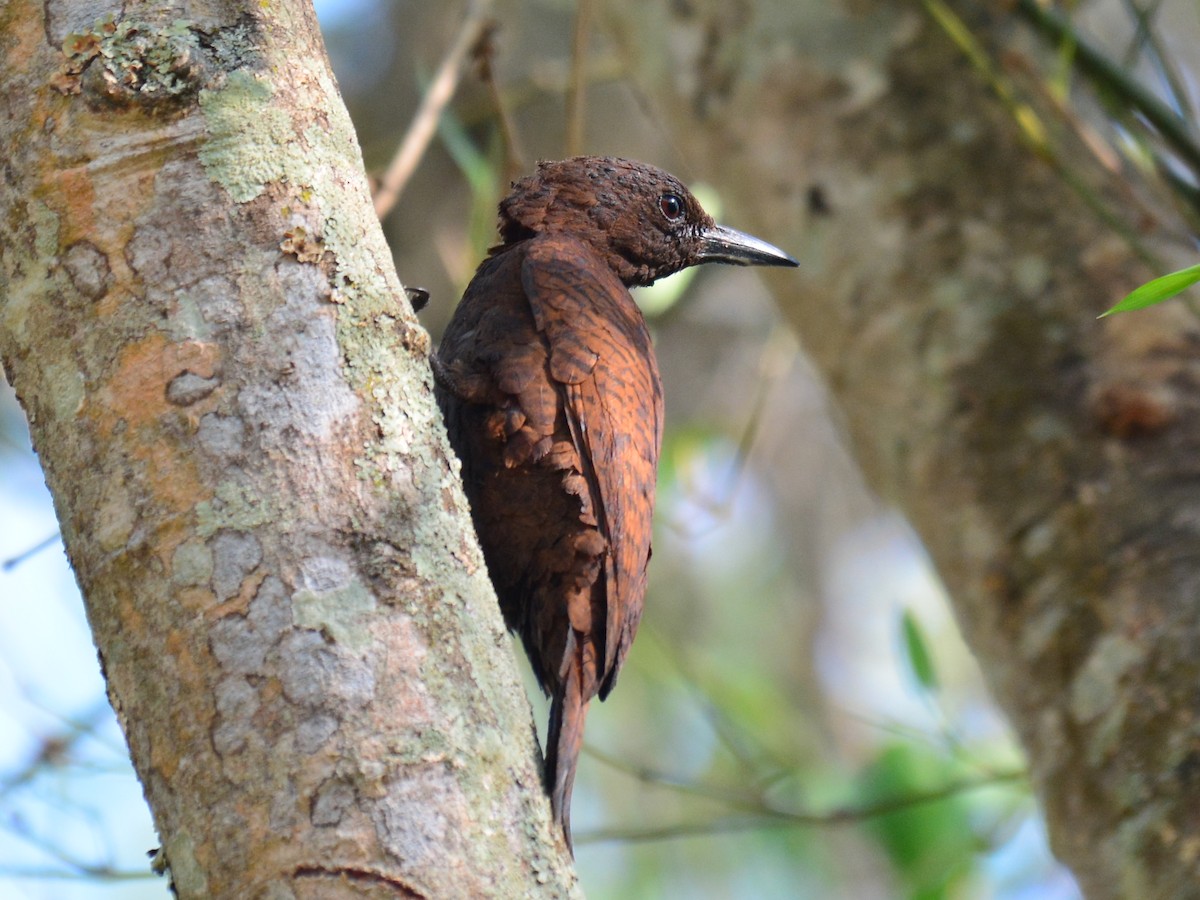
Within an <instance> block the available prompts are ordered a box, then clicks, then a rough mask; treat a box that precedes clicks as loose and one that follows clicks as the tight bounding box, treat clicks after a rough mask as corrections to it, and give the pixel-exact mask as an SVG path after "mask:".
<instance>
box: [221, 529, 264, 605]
mask: <svg viewBox="0 0 1200 900" xmlns="http://www.w3.org/2000/svg"><path fill="white" fill-rule="evenodd" d="M212 555H213V576H212V586H213V591H215V592H216V595H217V599H218V600H226V599H228V598H230V597H232V596H233V595H235V594H236V593H237V592H238V589H239V588H240V587H241V586H242V581H243V580H244V579H245V578H246V576H247V575H249V574H250V573H251V572H253V571H254V569H255V568H257V566H258V564H259V563H260V562H262V547H261V546H260V545H259V543H258V538H257V537H255V536H254V535H253V534H248V533H246V532H241V531H223V532H221V533H220V534H218V535H217V536H216V537H215V538H213V540H212Z"/></svg>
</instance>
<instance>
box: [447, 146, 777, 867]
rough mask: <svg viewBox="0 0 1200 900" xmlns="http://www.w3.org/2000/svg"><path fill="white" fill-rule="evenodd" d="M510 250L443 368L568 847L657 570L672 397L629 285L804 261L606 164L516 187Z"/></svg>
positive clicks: (678, 188)
mask: <svg viewBox="0 0 1200 900" xmlns="http://www.w3.org/2000/svg"><path fill="white" fill-rule="evenodd" d="M500 237H501V239H502V240H501V243H500V244H498V245H497V246H495V247H493V248H492V249H491V251H490V253H489V256H488V258H487V259H486V260H484V262H483V263H482V264H481V265H480V267H479V270H478V271H477V272H476V273H475V278H474V279H473V280H472V281H471V284H470V285H469V286H468V287H467V291H466V293H465V294H464V295H463V298H462V302H461V303H460V304H459V306H458V309H457V310H456V312H455V314H454V318H453V320H452V321H451V322H450V325H449V326H448V327H447V329H446V333H445V335H444V336H443V338H442V343H441V347H440V348H439V350H438V353H437V355H436V356H435V357H434V360H433V362H434V373H435V376H436V381H437V396H438V402H439V404H440V405H441V408H442V412H443V414H444V416H445V419H446V426H447V429H448V430H449V433H450V440H451V443H452V444H453V446H454V450H455V452H456V453H457V454H458V456H459V458H460V459H461V460H462V477H463V484H464V486H465V487H466V491H467V497H468V499H469V500H470V502H471V513H472V516H473V518H474V521H475V529H476V531H477V532H478V534H479V540H480V543H481V544H482V546H483V553H484V557H485V559H486V560H487V565H488V571H489V573H490V575H491V578H492V583H493V584H494V585H495V587H496V593H497V595H498V596H499V598H500V608H501V611H502V612H503V614H504V620H505V622H506V623H507V625H508V627H509V628H510V629H511V630H512V631H514V632H516V633H517V634H519V635H520V636H521V640H522V642H523V643H524V645H525V651H526V653H528V654H529V660H530V662H531V663H532V665H533V671H534V674H535V675H536V676H537V679H538V683H539V684H540V685H541V686H542V689H543V690H544V691H546V693H547V694H548V695H549V696H550V697H551V711H550V728H549V733H548V735H547V740H546V790H547V792H548V793H549V794H550V800H551V805H552V807H553V811H554V816H555V818H556V820H557V821H558V822H559V823H560V824H561V826H562V829H563V834H564V836H565V838H566V840H567V843H568V845H570V842H571V829H570V806H571V787H572V784H573V783H574V780H575V766H576V762H577V758H578V756H579V750H580V747H581V746H582V743H583V724H584V718H585V717H586V715H587V707H588V703H589V702H590V701H591V699H592V697H594V696H596V695H597V694H599V696H600V699H601V700H603V699H604V698H605V697H606V696H607V695H608V693H609V691H611V690H612V687H613V685H614V684H615V683H616V679H617V673H618V672H619V671H620V669H621V664H622V663H623V662H624V660H625V654H626V653H627V652H628V651H629V645H630V644H631V643H632V641H633V637H634V634H635V633H636V632H637V626H638V621H639V620H640V619H641V617H642V601H643V598H644V596H645V592H646V569H647V565H648V563H649V562H650V530H651V515H652V513H653V511H654V483H655V472H656V469H657V466H658V454H659V448H660V446H661V444H662V425H663V402H662V386H661V384H660V383H659V377H658V365H657V363H656V362H655V359H654V348H653V346H652V344H651V342H650V334H649V332H648V331H647V328H646V322H645V320H644V319H643V318H642V314H641V311H640V310H639V309H638V307H637V305H636V304H635V303H634V301H633V298H632V297H631V296H630V294H629V290H628V288H629V287H631V286H634V285H647V284H650V283H651V282H653V281H654V280H655V279H657V278H661V277H663V276H665V275H669V274H671V273H673V272H677V271H679V270H680V269H683V268H686V267H687V266H690V265H695V264H697V263H702V262H709V261H716V262H729V263H737V264H742V265H791V266H794V265H796V262H795V260H793V259H792V258H791V257H789V256H787V255H786V254H785V253H783V252H782V251H780V250H778V249H776V248H774V247H772V246H770V245H769V244H766V243H764V242H762V241H759V240H757V239H756V238H752V237H750V236H749V235H744V234H741V233H740V232H736V231H733V230H732V229H727V228H721V227H720V226H717V225H715V224H714V223H713V220H712V218H711V217H710V216H708V214H707V213H705V212H704V210H703V209H701V207H700V204H699V203H698V202H697V201H696V199H695V198H694V197H692V195H691V194H690V193H689V192H688V191H687V189H686V188H685V187H684V186H683V184H681V183H680V182H679V181H678V180H677V179H676V178H674V177H672V176H671V175H668V174H667V173H666V172H662V171H660V170H658V169H655V168H653V167H652V166H647V165H643V164H641V163H635V162H631V161H628V160H622V159H611V158H600V157H577V158H575V159H568V160H564V161H562V162H544V163H541V164H539V165H538V169H537V172H536V173H535V174H533V175H532V176H529V177H527V178H523V179H521V180H520V181H518V182H516V183H515V184H514V185H513V190H512V193H511V194H509V196H508V197H507V198H505V199H504V200H503V201H502V202H501V204H500Z"/></svg>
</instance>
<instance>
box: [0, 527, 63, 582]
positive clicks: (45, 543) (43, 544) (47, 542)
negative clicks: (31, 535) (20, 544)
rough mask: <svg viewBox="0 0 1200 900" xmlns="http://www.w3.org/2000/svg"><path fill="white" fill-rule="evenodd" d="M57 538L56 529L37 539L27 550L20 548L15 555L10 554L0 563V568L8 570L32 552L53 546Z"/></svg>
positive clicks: (31, 554) (38, 551)
mask: <svg viewBox="0 0 1200 900" xmlns="http://www.w3.org/2000/svg"><path fill="white" fill-rule="evenodd" d="M58 540H59V533H58V532H57V531H56V532H54V534H52V535H50V536H49V537H48V538H44V539H43V540H40V541H38V542H37V543H36V544H34V545H33V546H32V547H30V548H29V549H28V550H22V551H21V552H20V553H18V554H17V555H16V556H10V557H9V558H8V559H6V560H4V562H3V563H2V564H0V569H2V570H4V571H5V572H10V571H12V570H13V569H15V568H16V567H17V566H19V565H20V564H21V563H23V562H25V560H27V559H29V557H31V556H33V555H34V554H36V553H40V552H42V551H43V550H45V549H47V548H48V547H53V546H54V545H55V544H56V543H58Z"/></svg>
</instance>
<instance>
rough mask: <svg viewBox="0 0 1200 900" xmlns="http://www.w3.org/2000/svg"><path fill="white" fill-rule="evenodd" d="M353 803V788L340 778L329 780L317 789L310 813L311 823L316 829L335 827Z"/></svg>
mask: <svg viewBox="0 0 1200 900" xmlns="http://www.w3.org/2000/svg"><path fill="white" fill-rule="evenodd" d="M354 803H355V797H354V788H353V787H351V786H350V785H349V784H348V783H347V782H345V781H343V780H342V779H340V778H330V779H328V780H327V781H326V782H325V783H324V784H322V785H321V786H320V787H319V788H317V796H316V797H314V798H313V803H312V812H311V813H310V817H311V819H312V823H313V824H314V825H316V826H317V827H318V828H328V827H329V826H331V825H337V824H338V823H339V822H341V821H342V817H343V816H344V815H345V814H346V810H348V809H350V808H351V807H353V806H354Z"/></svg>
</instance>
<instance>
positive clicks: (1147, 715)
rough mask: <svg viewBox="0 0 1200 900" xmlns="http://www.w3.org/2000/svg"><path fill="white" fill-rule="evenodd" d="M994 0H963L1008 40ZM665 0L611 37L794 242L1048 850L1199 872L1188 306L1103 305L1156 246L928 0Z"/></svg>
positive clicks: (751, 208)
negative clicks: (1001, 92) (1085, 181)
mask: <svg viewBox="0 0 1200 900" xmlns="http://www.w3.org/2000/svg"><path fill="white" fill-rule="evenodd" d="M982 6H983V5H982V4H971V3H966V2H962V3H958V4H956V7H957V8H959V9H960V11H961V14H962V15H963V16H965V17H967V18H968V19H969V22H970V25H971V27H972V28H973V29H974V30H975V31H976V33H977V34H980V35H982V36H983V37H984V39H985V40H989V41H992V42H993V49H995V48H1004V47H1007V48H1008V49H1011V41H1012V40H1013V37H1012V35H1011V34H1009V33H1007V32H1006V30H1005V29H1008V28H1011V27H1012V26H1013V25H1014V24H1015V23H1013V22H1012V21H1011V19H1009V18H1007V17H1006V14H1004V13H1002V12H996V13H995V14H994V15H990V16H989V15H988V14H986V13H984V12H982ZM653 10H654V13H653V15H655V16H657V19H651V18H648V15H650V14H649V13H648V11H647V8H646V6H645V5H644V4H640V3H632V2H624V3H616V4H613V5H612V6H611V7H610V10H609V14H610V18H609V20H608V28H609V34H610V35H611V36H613V37H614V39H615V40H616V41H617V43H618V44H619V46H620V47H621V48H622V51H623V53H624V55H625V57H626V59H627V60H628V63H629V67H630V69H631V71H633V72H634V73H635V75H634V78H635V80H636V82H637V83H638V84H639V86H640V88H641V89H642V90H643V91H644V92H645V93H646V96H647V98H648V99H649V102H650V104H651V105H652V106H653V108H654V109H655V110H656V111H657V113H658V114H659V115H660V116H661V119H662V121H664V123H665V124H666V126H667V127H668V128H669V129H671V130H672V131H673V133H675V134H677V135H686V144H685V146H684V149H685V152H686V154H687V155H688V159H689V161H690V162H691V163H692V164H693V166H694V169H695V172H696V174H698V175H700V176H702V177H706V178H708V179H709V180H711V181H713V182H714V183H717V184H719V185H720V186H721V189H722V191H723V196H724V197H725V199H726V200H727V202H728V203H729V205H730V206H732V207H734V208H735V210H736V211H735V212H734V213H732V214H731V215H730V216H729V218H730V219H731V220H733V221H736V222H738V223H739V225H741V226H745V227H747V228H748V229H749V230H751V231H754V232H755V233H757V234H762V235H764V236H766V237H768V238H769V239H771V240H772V241H774V242H776V243H779V244H780V245H782V246H785V247H789V248H792V249H795V248H797V247H799V248H800V249H801V252H800V253H799V254H798V256H800V258H801V260H802V263H803V266H804V269H803V270H802V271H803V272H804V273H805V274H806V278H805V280H804V283H803V286H802V287H801V288H800V289H798V290H797V289H795V283H796V281H795V279H794V278H778V277H772V276H766V277H767V278H768V283H769V284H770V285H771V286H772V287H774V288H776V290H777V296H778V300H779V303H780V306H781V308H782V309H783V310H784V312H785V314H786V315H787V316H788V317H790V319H791V320H792V321H793V322H794V323H795V326H796V329H797V331H798V332H799V333H800V335H801V336H802V338H803V339H804V341H805V344H806V346H807V347H808V349H809V350H810V351H811V353H812V355H813V357H814V358H815V360H816V362H817V364H818V366H819V367H820V368H821V369H823V371H824V374H825V376H826V378H827V379H828V382H829V384H830V386H831V388H832V390H833V391H834V393H835V394H836V396H837V397H838V398H839V400H840V403H841V404H842V406H843V408H844V410H845V414H846V418H847V421H848V423H849V428H850V431H851V432H852V436H853V438H854V440H855V443H856V445H857V448H858V451H859V453H860V456H861V460H862V463H863V466H864V468H865V470H866V472H867V474H868V476H869V477H870V478H871V479H872V481H873V483H874V485H875V486H876V488H877V489H878V490H879V491H880V492H881V493H882V494H883V495H884V496H885V497H886V498H888V499H890V500H892V501H893V502H895V503H897V504H898V505H899V506H900V507H901V508H902V509H904V510H905V512H906V513H907V514H908V516H909V517H910V518H911V520H912V521H913V523H914V524H915V525H916V527H917V528H918V530H919V531H920V533H921V534H922V536H923V537H924V539H925V541H926V543H927V545H928V547H929V549H930V552H931V554H932V555H933V557H934V559H935V560H936V562H937V564H938V566H939V568H940V571H941V573H942V575H943V577H944V578H945V580H946V582H947V584H948V586H949V588H950V591H951V594H952V596H953V599H954V603H955V606H956V610H957V614H958V617H959V620H960V622H961V623H962V626H963V629H964V631H965V633H966V635H967V637H968V640H969V642H970V643H971V645H972V647H973V648H974V650H975V652H976V653H977V655H978V657H979V660H980V663H981V665H982V667H983V669H984V672H985V674H986V676H987V678H988V680H989V682H990V684H991V687H992V689H993V690H994V692H995V694H996V696H997V698H998V700H999V701H1000V703H1001V704H1002V705H1003V707H1004V708H1005V709H1006V711H1007V712H1008V714H1009V716H1010V717H1011V720H1012V722H1013V723H1014V725H1015V726H1016V728H1017V730H1018V732H1019V734H1020V737H1021V739H1022V742H1023V743H1024V746H1025V748H1026V749H1027V751H1028V754H1029V757H1030V765H1031V769H1032V773H1033V777H1034V781H1035V785H1036V787H1037V790H1038V793H1039V795H1040V797H1041V799H1042V801H1043V803H1044V806H1045V810H1046V814H1047V818H1048V821H1049V828H1050V834H1051V840H1052V844H1053V847H1054V848H1055V851H1056V853H1057V854H1059V856H1060V857H1061V858H1062V859H1063V861H1064V862H1066V863H1067V864H1068V865H1070V866H1071V867H1072V868H1073V869H1074V871H1075V873H1076V875H1077V876H1078V878H1079V880H1080V882H1081V885H1082V886H1083V888H1084V890H1085V891H1086V892H1087V894H1088V896H1090V897H1093V898H1104V897H1151V896H1154V897H1187V896H1195V895H1196V891H1197V888H1196V884H1197V883H1200V882H1198V878H1200V817H1198V815H1197V812H1196V810H1197V809H1198V808H1200V777H1197V773H1200V724H1198V722H1197V717H1196V713H1195V710H1196V705H1197V700H1198V696H1197V694H1198V675H1200V662H1198V661H1197V655H1196V650H1195V648H1196V645H1197V641H1198V639H1200V591H1197V589H1196V584H1197V582H1198V581H1200V565H1198V562H1200V554H1197V552H1196V540H1197V531H1198V530H1200V516H1198V514H1197V510H1198V509H1200V481H1198V480H1197V478H1196V477H1195V472H1194V471H1193V470H1194V469H1195V468H1196V462H1195V460H1196V459H1197V458H1200V415H1197V412H1198V407H1200V400H1198V399H1197V397H1198V396H1200V392H1198V391H1197V389H1196V388H1197V381H1198V380H1200V360H1198V358H1197V353H1196V349H1197V347H1198V346H1200V325H1198V323H1197V320H1196V317H1195V316H1194V315H1193V314H1192V313H1190V312H1189V311H1188V310H1187V309H1186V308H1184V307H1183V306H1181V305H1169V306H1166V307H1162V308H1158V309H1155V310H1150V311H1146V312H1143V313H1138V314H1136V315H1127V316H1123V317H1117V318H1115V319H1112V320H1105V321H1103V322H1097V321H1096V316H1097V315H1098V314H1099V313H1100V312H1102V311H1103V310H1104V309H1106V308H1107V307H1108V306H1109V305H1110V304H1111V303H1113V302H1115V301H1116V300H1117V299H1119V298H1120V297H1121V296H1122V295H1123V294H1124V293H1125V292H1126V291H1128V290H1129V289H1131V288H1132V287H1133V286H1135V285H1136V284H1137V283H1138V282H1139V281H1141V280H1144V278H1145V277H1146V276H1147V274H1148V273H1147V272H1146V271H1145V270H1144V269H1143V268H1142V267H1141V266H1139V265H1138V264H1136V262H1135V256H1134V254H1133V253H1132V252H1131V251H1130V249H1129V248H1128V247H1127V246H1126V244H1125V243H1124V242H1123V241H1122V240H1121V239H1119V238H1118V237H1116V236H1115V235H1114V233H1113V230H1112V228H1111V227H1110V226H1109V225H1106V224H1105V223H1104V222H1103V221H1101V219H1100V217H1099V216H1098V215H1097V214H1096V213H1095V212H1094V211H1093V209H1092V208H1091V207H1089V206H1088V205H1087V204H1086V203H1085V202H1084V201H1083V200H1082V199H1081V198H1080V196H1079V194H1078V193H1077V192H1076V191H1074V190H1073V189H1072V188H1071V187H1070V186H1069V185H1068V183H1067V181H1066V180H1065V179H1064V178H1063V177H1062V176H1061V175H1060V174H1058V173H1057V172H1056V171H1054V170H1053V169H1052V168H1051V167H1050V166H1048V165H1047V164H1046V163H1045V162H1044V161H1043V160H1041V159H1039V158H1037V157H1036V156H1035V155H1034V154H1033V153H1031V152H1030V151H1029V149H1028V148H1027V147H1026V146H1025V144H1024V143H1023V141H1022V139H1021V136H1020V132H1019V129H1018V128H1017V126H1016V124H1015V123H1014V121H1013V117H1012V116H1011V115H1010V114H1009V113H1008V112H1007V111H1006V110H1005V109H1004V108H1003V107H1002V105H1001V104H1000V103H999V102H997V99H996V97H995V95H994V93H993V92H992V90H991V88H990V87H989V86H988V85H987V84H986V83H985V81H984V80H983V79H982V78H980V77H979V74H978V73H977V72H976V71H975V70H974V69H973V68H972V67H971V66H970V65H969V64H968V63H967V61H966V60H965V58H964V56H963V54H962V53H961V52H960V51H959V50H958V49H957V48H956V47H955V46H953V44H952V43H951V42H950V41H949V40H948V39H947V37H946V35H945V34H944V33H943V32H942V30H941V29H940V28H938V27H936V26H935V25H934V23H933V22H932V20H930V19H928V18H926V17H925V16H924V15H923V14H922V11H921V6H920V5H919V4H910V3H886V2H876V3H861V2H859V3H843V4H830V3H824V2H821V3H813V2H808V3H795V2H793V0H760V2H758V3H755V4H751V3H748V2H741V3H732V4H731V3H729V2H728V0H698V2H692V3H675V4H657V5H655V6H654V7H653ZM681 143H682V142H681ZM1069 163H1070V165H1071V166H1072V167H1074V168H1076V169H1077V170H1083V169H1086V168H1087V165H1086V163H1087V160H1086V158H1085V156H1083V155H1082V154H1081V155H1080V156H1079V158H1074V159H1071V160H1069ZM1108 189H1109V190H1110V192H1115V191H1116V190H1117V189H1119V186H1114V185H1109V186H1108Z"/></svg>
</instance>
